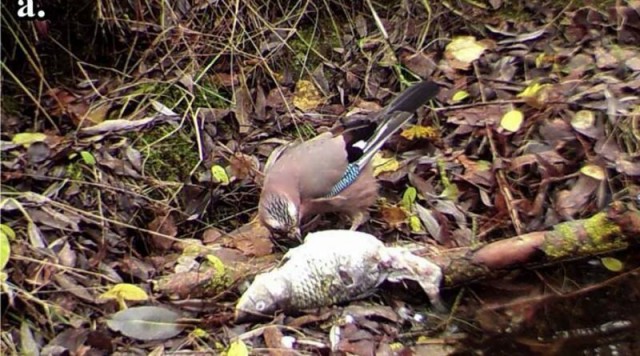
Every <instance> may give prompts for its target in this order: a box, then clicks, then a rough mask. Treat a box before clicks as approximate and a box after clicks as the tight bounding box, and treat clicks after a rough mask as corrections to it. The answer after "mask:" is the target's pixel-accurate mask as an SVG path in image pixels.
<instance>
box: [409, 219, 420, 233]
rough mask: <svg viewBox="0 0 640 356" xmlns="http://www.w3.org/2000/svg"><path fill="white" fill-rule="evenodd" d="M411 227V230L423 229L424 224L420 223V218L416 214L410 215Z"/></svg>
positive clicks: (418, 230)
mask: <svg viewBox="0 0 640 356" xmlns="http://www.w3.org/2000/svg"><path fill="white" fill-rule="evenodd" d="M409 227H410V228H411V232H420V231H422V224H421V223H420V218H419V217H417V216H415V215H411V216H410V217H409Z"/></svg>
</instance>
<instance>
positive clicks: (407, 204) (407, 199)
mask: <svg viewBox="0 0 640 356" xmlns="http://www.w3.org/2000/svg"><path fill="white" fill-rule="evenodd" d="M417 197H418V191H417V190H416V188H414V187H408V188H407V189H406V190H405V191H404V194H402V206H403V207H404V208H405V209H407V210H408V211H411V207H412V206H413V203H414V202H415V201H416V198H417Z"/></svg>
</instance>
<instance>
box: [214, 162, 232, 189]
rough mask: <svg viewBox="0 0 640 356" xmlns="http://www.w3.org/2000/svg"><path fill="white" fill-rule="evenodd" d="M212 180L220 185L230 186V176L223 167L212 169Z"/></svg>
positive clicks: (216, 166)
mask: <svg viewBox="0 0 640 356" xmlns="http://www.w3.org/2000/svg"><path fill="white" fill-rule="evenodd" d="M211 178H212V179H213V181H214V182H216V183H219V184H220V185H227V184H229V176H228V175H227V171H225V170H224V168H222V166H219V165H215V166H212V167H211Z"/></svg>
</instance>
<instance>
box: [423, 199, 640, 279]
mask: <svg viewBox="0 0 640 356" xmlns="http://www.w3.org/2000/svg"><path fill="white" fill-rule="evenodd" d="M639 242H640V211H638V210H637V209H636V208H635V207H633V206H631V205H625V204H624V203H621V202H615V203H613V204H611V205H610V206H609V207H608V208H607V209H606V210H605V211H603V212H600V213H598V214H596V215H594V216H592V217H590V218H588V219H582V220H574V221H568V222H563V223H560V224H557V225H556V226H555V227H554V228H553V229H552V230H550V231H537V232H531V233H527V234H523V235H519V236H515V237H511V238H507V239H504V240H500V241H496V242H491V243H486V244H483V245H480V246H474V247H469V248H460V249H452V250H448V251H443V252H442V253H440V254H437V255H433V254H426V255H425V257H429V258H430V259H432V260H433V261H434V262H435V263H437V264H438V265H440V266H441V267H442V269H443V274H444V276H445V280H444V284H445V286H447V287H451V286H456V285H460V284H464V283H469V282H470V281H473V280H477V279H482V278H487V277H490V276H492V275H495V274H496V273H500V272H504V270H507V269H513V268H517V267H536V266H541V265H547V264H549V263H554V262H559V261H565V260H571V259H576V258H583V257H588V256H595V255H599V254H603V253H608V252H612V251H616V250H621V249H625V248H627V247H629V246H630V245H634V244H638V243H639Z"/></svg>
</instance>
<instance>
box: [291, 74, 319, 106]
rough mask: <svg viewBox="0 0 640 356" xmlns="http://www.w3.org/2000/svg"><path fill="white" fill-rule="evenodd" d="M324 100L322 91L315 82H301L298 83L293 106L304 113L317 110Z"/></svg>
mask: <svg viewBox="0 0 640 356" xmlns="http://www.w3.org/2000/svg"><path fill="white" fill-rule="evenodd" d="M323 102H324V100H323V99H322V96H321V94H320V91H318V89H317V88H316V86H315V85H314V84H313V82H311V81H308V80H301V81H299V82H298V83H296V91H295V93H294V95H293V105H294V106H295V107H297V108H298V109H300V110H302V111H309V110H312V109H315V108H317V107H318V106H319V105H320V104H322V103H323Z"/></svg>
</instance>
